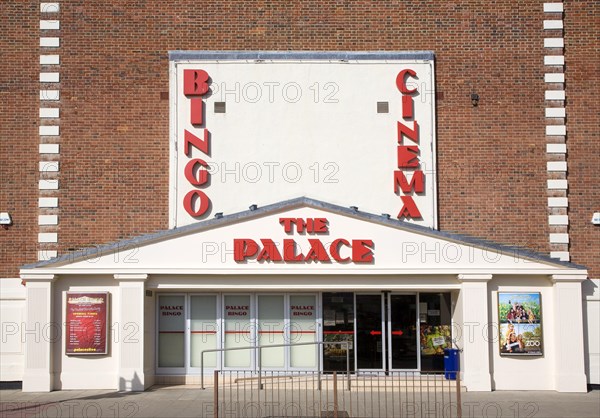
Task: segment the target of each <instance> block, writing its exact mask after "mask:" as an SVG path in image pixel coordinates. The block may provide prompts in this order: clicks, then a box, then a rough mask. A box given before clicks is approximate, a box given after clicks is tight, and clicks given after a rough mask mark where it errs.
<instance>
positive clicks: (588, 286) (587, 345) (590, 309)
mask: <svg viewBox="0 0 600 418" xmlns="http://www.w3.org/2000/svg"><path fill="white" fill-rule="evenodd" d="M581 298H582V299H583V301H582V303H583V349H584V355H583V358H584V361H585V374H586V376H587V383H588V385H592V387H593V388H597V387H598V385H600V342H599V341H598V334H597V332H593V331H592V330H594V329H595V330H597V329H598V327H599V326H600V280H599V279H593V280H592V279H587V280H584V281H583V283H582V284H581ZM590 321H591V322H592V323H591V324H590ZM590 332H593V333H594V334H593V336H591V339H590V335H589V334H590Z"/></svg>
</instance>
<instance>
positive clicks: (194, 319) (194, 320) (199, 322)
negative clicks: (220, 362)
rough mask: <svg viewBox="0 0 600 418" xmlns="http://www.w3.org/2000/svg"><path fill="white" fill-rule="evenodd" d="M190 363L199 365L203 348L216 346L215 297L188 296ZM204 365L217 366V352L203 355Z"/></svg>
mask: <svg viewBox="0 0 600 418" xmlns="http://www.w3.org/2000/svg"><path fill="white" fill-rule="evenodd" d="M190 325H191V335H190V344H191V347H190V348H191V350H190V364H191V366H192V367H200V365H201V353H202V351H203V350H214V349H216V348H217V297H216V296H215V295H193V296H191V298H190ZM204 367H217V353H206V354H205V355H204Z"/></svg>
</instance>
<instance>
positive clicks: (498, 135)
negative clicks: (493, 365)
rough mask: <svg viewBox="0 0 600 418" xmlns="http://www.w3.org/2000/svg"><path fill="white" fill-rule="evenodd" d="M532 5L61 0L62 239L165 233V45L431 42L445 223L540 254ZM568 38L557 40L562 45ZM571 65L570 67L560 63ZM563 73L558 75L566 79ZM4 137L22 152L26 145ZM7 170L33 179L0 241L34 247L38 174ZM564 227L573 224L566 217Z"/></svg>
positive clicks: (540, 170) (535, 14)
mask: <svg viewBox="0 0 600 418" xmlns="http://www.w3.org/2000/svg"><path fill="white" fill-rule="evenodd" d="M9 3H10V4H9V8H11V9H14V11H13V13H19V15H20V14H22V11H21V10H20V9H19V8H17V7H16V6H15V4H16V3H17V2H14V1H13V2H9ZM13 3H14V4H13ZM18 3H19V4H22V3H23V2H18ZM29 3H30V2H29ZM272 3H275V4H272ZM290 3H291V2H290ZM588 3H589V2H588ZM542 4H543V3H542V1H532V0H530V1H510V2H497V3H494V4H490V3H489V2H487V1H470V2H464V1H460V2H458V1H456V2H431V1H413V2H398V1H380V0H377V1H375V0H373V1H364V2H350V1H305V2H294V5H292V4H288V2H265V1H254V2H248V1H245V2H242V1H229V2H216V1H213V2H210V1H207V2H198V1H191V0H190V1H183V0H177V1H172V2H149V1H142V0H138V1H123V0H119V1H116V0H107V1H104V2H101V3H90V2H87V1H69V2H62V4H61V12H60V20H61V30H60V36H61V48H60V54H61V60H62V61H61V69H60V71H61V95H62V97H61V112H62V114H61V121H60V125H61V137H60V141H61V157H60V160H61V192H60V207H61V209H60V225H59V244H60V250H61V251H65V250H67V249H68V248H79V247H82V246H87V245H90V244H100V243H105V242H109V241H114V240H118V239H121V238H124V237H129V236H132V235H138V234H141V233H144V232H149V231H153V230H157V229H164V228H167V224H168V218H167V215H168V201H167V197H168V168H169V167H168V153H169V135H168V128H169V126H168V118H169V114H168V111H169V109H168V101H167V100H161V96H160V93H161V92H167V91H168V81H169V77H168V54H167V52H168V51H169V50H227V49H229V50H234V49H239V50H342V51H343V50H350V51H352V50H356V51H360V50H396V51H402V50H432V51H434V52H435V54H436V82H437V90H438V91H439V92H440V97H439V98H438V101H437V123H438V168H439V175H438V181H439V213H440V222H439V224H440V229H442V230H448V231H458V232H462V233H467V234H471V235H475V236H479V237H483V238H487V239H490V240H493V241H496V242H500V243H508V244H515V245H520V246H526V247H529V248H531V249H533V250H536V251H542V252H547V251H548V250H549V244H548V218H547V194H546V180H547V174H546V154H545V143H546V141H545V131H544V130H545V122H544V105H545V103H544V80H543V74H544V68H543V53H544V51H543V49H544V48H543V37H544V33H543V29H542V21H543V19H544V13H543V8H542ZM578 7H579V6H578ZM567 13H568V10H567ZM37 17H38V16H37V15H36V13H35V12H34V13H33V19H32V17H31V15H28V16H26V17H25V20H27V21H31V29H32V31H31V32H32V33H28V34H24V33H23V34H20V35H19V32H23V31H24V28H23V27H18V28H12V26H11V28H12V29H13V31H14V32H15V36H22V37H23V38H24V39H31V40H32V45H31V46H30V47H29V48H26V51H27V52H21V53H20V54H24V55H23V56H28V57H29V56H32V58H31V61H30V62H34V63H35V62H37V54H38V50H37V48H36V44H35V43H36V42H37V37H38V33H39V31H38V30H36V28H37V27H36V25H37ZM20 24H21V23H19V25H20ZM582 30H583V29H582ZM9 31H10V28H9ZM582 33H583V32H582ZM567 34H568V28H567ZM585 36H591V35H585ZM590 39H591V38H590ZM590 43H592V42H590ZM27 45H29V44H27ZM568 47H569V43H568V42H567V51H568ZM582 47H584V46H583V45H582ZM587 48H588V50H589V48H590V47H587ZM14 53H17V52H16V50H15V52H14ZM572 53H574V54H578V53H577V52H575V51H572ZM23 56H21V55H20V57H21V58H17V57H16V58H15V60H16V61H15V60H3V61H4V62H3V64H1V65H6V62H7V61H8V62H10V66H11V71H12V72H13V73H15V74H16V73H18V76H19V79H21V80H22V82H21V83H17V86H18V87H15V88H23V86H31V88H32V91H33V93H35V94H33V95H32V96H31V98H28V99H27V100H26V101H27V102H28V103H27V104H23V105H22V106H23V107H24V109H27V108H31V109H32V110H27V111H25V112H23V111H18V110H17V109H14V110H11V111H10V112H9V114H10V115H12V116H0V117H3V118H5V117H10V118H13V119H19V121H20V120H21V118H22V117H25V115H28V116H27V118H28V119H29V120H31V121H33V122H34V123H33V125H32V126H31V129H32V134H30V133H23V137H24V138H26V139H27V141H29V142H30V143H31V144H33V145H31V146H32V147H33V148H34V151H37V145H36V141H37V135H36V134H37V131H36V127H35V122H36V119H37V113H36V111H37V106H38V105H39V101H37V100H36V99H37V96H36V94H37V83H35V82H33V83H32V82H31V79H33V80H34V81H35V80H37V70H38V66H37V65H33V66H31V65H29V67H33V68H27V65H26V63H25V62H24V63H23V65H24V66H25V71H22V70H21V69H19V68H15V67H21V64H19V62H23V61H25V60H26V59H25V58H23ZM575 56H576V57H578V55H575ZM20 59H21V60H22V61H19V60H20ZM575 59H578V58H575ZM567 60H569V57H567ZM15 64H16V65H15ZM567 68H568V69H567V72H569V61H567ZM573 70H575V69H573ZM568 77H569V73H568V74H567V83H569V79H568ZM596 80H597V78H596ZM596 83H597V81H596ZM569 88H570V85H569V84H567V96H568V97H569V100H571V99H572V100H575V97H574V96H571V94H570V93H569ZM472 92H476V93H477V94H479V96H480V102H479V106H477V107H473V106H472V105H471V101H470V94H471V93H472ZM569 105H570V106H571V101H569ZM574 106H575V105H574V104H573V107H574ZM585 107H586V106H585V105H583V104H580V108H579V112H580V113H581V116H579V119H576V118H577V116H575V115H572V114H571V112H573V111H574V110H573V108H572V107H569V129H572V126H573V124H574V123H575V121H576V120H580V121H584V122H586V123H588V122H589V123H592V122H593V120H591V116H590V115H589V114H588V112H587V111H586V109H585ZM31 115H32V118H29V116H31ZM2 120H3V121H4V119H2ZM581 129H582V131H583V130H585V129H588V130H589V129H591V128H589V127H588V128H585V127H581ZM589 140H590V141H591V139H589ZM15 142H16V143H18V144H20V145H19V146H21V147H23V145H22V141H18V140H15ZM573 142H574V140H573V139H572V137H571V136H570V137H569V152H575V149H574V148H573V147H574V145H573ZM590 144H591V142H590ZM15 146H16V145H15ZM23 148H24V149H25V148H26V149H29V148H30V147H23ZM20 155H23V156H24V157H25V156H27V162H26V163H25V164H27V166H29V165H31V166H33V167H34V168H35V167H36V164H37V154H36V153H35V152H33V153H26V152H25V151H24V153H23V154H20ZM29 157H31V159H32V161H29ZM573 158H574V157H573V156H572V155H571V154H570V155H569V169H570V177H569V182H570V186H571V187H572V189H571V194H570V196H571V201H572V202H573V192H574V191H575V190H580V191H581V192H582V193H584V194H585V195H586V196H587V197H586V196H583V197H582V200H586V199H588V200H589V199H590V196H591V193H592V192H591V189H590V188H589V187H591V185H589V183H586V181H587V180H586V181H581V183H582V184H583V185H585V184H588V185H589V186H588V189H587V190H586V189H584V188H583V187H585V186H578V183H577V180H576V179H574V178H573V177H574V176H576V175H578V174H577V173H578V171H577V169H576V168H575V167H574V166H576V164H577V162H575V161H573ZM584 161H588V160H584ZM597 161H598V160H597V159H596V164H597ZM19 164H21V165H25V164H23V163H21V162H18V161H14V160H11V161H9V162H8V165H9V167H8V170H7V171H8V172H9V173H14V172H15V170H16V169H17V166H18V165H19ZM587 164H588V165H590V164H594V161H593V160H592V159H590V160H589V161H588V163H587ZM574 170H575V171H574ZM11 176H12V177H11V178H12V179H13V181H15V182H16V183H17V186H15V187H16V189H18V190H22V189H25V188H27V190H29V188H31V189H32V192H31V194H32V196H28V200H27V202H23V203H19V204H21V205H22V207H20V208H19V207H17V208H16V209H15V212H16V213H23V214H22V215H20V216H24V217H28V219H33V223H29V224H24V225H22V226H19V228H24V229H25V230H24V231H23V233H19V232H18V230H17V229H16V227H17V225H15V227H14V228H13V229H11V230H10V232H9V234H6V233H5V234H2V236H3V238H2V239H4V240H7V239H8V245H10V246H11V247H14V246H18V245H20V246H23V247H24V246H26V245H30V246H34V245H35V241H36V238H37V236H36V233H37V226H36V225H35V217H36V215H37V206H36V201H37V199H36V198H37V196H36V194H37V189H36V186H37V183H36V182H35V179H34V178H31V179H30V178H29V177H27V178H26V180H27V181H26V182H23V181H22V178H21V176H14V175H13V174H11ZM21 183H23V184H21ZM25 183H27V184H25ZM32 183H33V186H30V185H31V184H32ZM3 187H4V185H3ZM578 187H579V188H578ZM3 190H4V189H3ZM7 190H9V192H10V190H12V189H10V188H8V189H7ZM596 193H597V192H596ZM596 196H597V195H596ZM582 205H583V204H579V206H576V207H583V206H582ZM588 206H589V204H588ZM3 207H4V204H3ZM3 210H4V209H3ZM574 210H576V209H574ZM580 210H582V209H580ZM586 210H587V209H586ZM590 217H591V213H590V214H589V216H588V215H587V214H586V216H585V222H588V223H589V219H588V218H590ZM572 224H573V225H574V227H575V228H578V226H577V225H576V224H575V222H574V220H572ZM588 229H589V228H588ZM588 229H586V230H585V231H588V232H584V233H580V232H577V234H579V235H575V236H574V237H573V238H575V237H581V238H583V239H584V240H586V239H587V237H588V236H590V237H591V235H590V234H591V233H595V234H596V236H597V233H598V229H597V228H596V229H595V230H588ZM585 234H588V235H585ZM6 235H9V237H8V238H5V237H6ZM581 238H578V239H581ZM572 241H574V239H572ZM590 245H591V243H590V242H589V241H588V242H587V243H586V242H583V243H578V244H575V243H574V244H573V249H574V250H575V249H580V248H582V247H585V246H590ZM585 254H587V255H586V256H584V257H579V256H578V255H576V254H573V259H574V260H575V261H577V262H580V263H583V264H588V265H592V264H593V263H594V261H593V260H592V259H591V257H590V256H589V252H585ZM24 261H27V262H33V261H35V252H31V251H30V252H26V253H24V254H20V255H19V256H18V257H16V258H13V257H12V256H11V258H10V259H9V260H7V263H2V267H1V268H2V271H1V272H0V275H9V276H15V275H16V274H17V266H18V265H20V264H22V263H23V262H24ZM595 262H596V263H597V261H595ZM597 267H598V265H597V264H596V265H595V268H597Z"/></svg>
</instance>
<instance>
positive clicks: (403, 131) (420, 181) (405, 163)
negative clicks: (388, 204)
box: [394, 69, 425, 219]
mask: <svg viewBox="0 0 600 418" xmlns="http://www.w3.org/2000/svg"><path fill="white" fill-rule="evenodd" d="M408 77H412V78H416V77H417V73H416V72H415V71H413V70H411V69H405V70H402V71H400V72H399V73H398V76H397V77H396V86H397V87H398V90H400V93H402V119H403V120H404V121H408V120H412V127H411V126H409V125H405V124H404V123H403V122H398V168H399V170H395V171H394V193H396V194H400V193H399V192H400V191H402V196H400V198H401V199H402V209H400V212H399V213H398V219H403V218H407V219H408V218H412V219H420V218H422V216H421V212H420V211H419V208H418V207H417V204H416V203H415V201H414V199H413V197H412V195H411V194H412V193H413V192H415V193H423V192H424V191H425V175H424V174H423V170H421V163H420V161H419V153H420V151H419V123H418V122H417V118H416V115H415V112H414V98H413V96H414V95H415V94H417V93H418V90H417V88H416V87H415V88H410V89H409V88H408V86H407V85H406V80H407V78H408ZM407 123H409V122H407ZM405 138H408V139H409V140H410V141H411V142H409V143H405V142H404V139H405ZM407 172H412V177H411V179H410V181H409V180H408V179H407V178H406V173H407Z"/></svg>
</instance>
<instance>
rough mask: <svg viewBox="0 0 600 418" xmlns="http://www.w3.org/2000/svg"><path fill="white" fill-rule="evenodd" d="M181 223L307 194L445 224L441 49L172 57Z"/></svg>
mask: <svg viewBox="0 0 600 418" xmlns="http://www.w3.org/2000/svg"><path fill="white" fill-rule="evenodd" d="M170 58H171V90H170V98H171V99H170V100H171V163H170V176H171V177H170V226H171V227H178V226H183V225H186V224H190V223H193V222H197V221H200V220H203V219H207V218H209V217H212V216H214V214H215V213H218V212H223V213H225V214H231V213H235V212H240V211H244V210H247V209H248V207H249V206H250V205H252V204H257V205H258V206H264V205H267V204H272V203H276V202H280V201H283V200H287V199H292V198H296V197H300V196H307V197H311V198H314V199H318V200H322V201H326V202H329V203H334V204H338V205H342V206H357V207H358V208H359V210H362V211H365V212H371V213H388V214H390V216H391V217H394V218H400V219H404V220H408V221H411V222H415V223H418V224H421V225H425V226H429V227H433V228H436V227H437V202H436V172H435V112H434V109H435V107H434V103H435V100H434V99H435V83H434V65H433V55H432V54H431V53H427V52H424V53H356V54H345V53H275V52H273V53H259V52H242V53H227V52H220V53H219V52H173V53H171V56H170Z"/></svg>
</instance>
